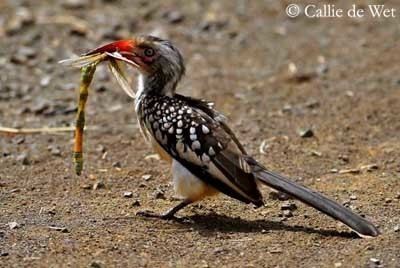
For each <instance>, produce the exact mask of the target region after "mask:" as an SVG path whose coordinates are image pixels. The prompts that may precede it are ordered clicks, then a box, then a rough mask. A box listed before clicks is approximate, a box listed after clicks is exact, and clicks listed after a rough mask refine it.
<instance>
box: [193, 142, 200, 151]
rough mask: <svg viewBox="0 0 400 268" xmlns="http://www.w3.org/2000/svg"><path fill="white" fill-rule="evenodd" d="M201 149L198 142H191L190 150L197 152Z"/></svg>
mask: <svg viewBox="0 0 400 268" xmlns="http://www.w3.org/2000/svg"><path fill="white" fill-rule="evenodd" d="M200 148H201V144H200V142H199V141H194V142H192V150H198V149H200Z"/></svg>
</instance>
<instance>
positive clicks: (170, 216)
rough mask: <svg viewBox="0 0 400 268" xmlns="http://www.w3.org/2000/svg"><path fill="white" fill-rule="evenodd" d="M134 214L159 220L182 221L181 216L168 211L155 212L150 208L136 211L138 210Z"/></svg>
mask: <svg viewBox="0 0 400 268" xmlns="http://www.w3.org/2000/svg"><path fill="white" fill-rule="evenodd" d="M136 216H140V217H146V218H157V219H161V220H173V221H177V222H183V221H184V219H183V218H178V217H176V216H175V215H173V214H170V213H168V212H167V213H164V214H157V213H155V212H153V211H150V210H142V211H138V212H136Z"/></svg>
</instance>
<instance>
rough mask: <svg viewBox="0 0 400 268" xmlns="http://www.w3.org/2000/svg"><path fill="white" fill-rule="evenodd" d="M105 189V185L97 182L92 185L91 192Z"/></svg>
mask: <svg viewBox="0 0 400 268" xmlns="http://www.w3.org/2000/svg"><path fill="white" fill-rule="evenodd" d="M103 188H105V184H104V182H102V181H97V182H95V183H94V184H93V190H97V189H103Z"/></svg>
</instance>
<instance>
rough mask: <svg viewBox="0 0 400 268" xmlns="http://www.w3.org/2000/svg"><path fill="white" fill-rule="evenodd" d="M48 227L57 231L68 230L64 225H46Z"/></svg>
mask: <svg viewBox="0 0 400 268" xmlns="http://www.w3.org/2000/svg"><path fill="white" fill-rule="evenodd" d="M48 227H49V229H51V230H55V231H59V232H62V233H69V230H68V229H67V228H66V227H58V226H48Z"/></svg>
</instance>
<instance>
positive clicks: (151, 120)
mask: <svg viewBox="0 0 400 268" xmlns="http://www.w3.org/2000/svg"><path fill="white" fill-rule="evenodd" d="M149 121H150V123H153V122H154V116H153V115H152V114H151V115H149Z"/></svg>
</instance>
